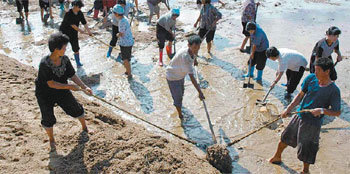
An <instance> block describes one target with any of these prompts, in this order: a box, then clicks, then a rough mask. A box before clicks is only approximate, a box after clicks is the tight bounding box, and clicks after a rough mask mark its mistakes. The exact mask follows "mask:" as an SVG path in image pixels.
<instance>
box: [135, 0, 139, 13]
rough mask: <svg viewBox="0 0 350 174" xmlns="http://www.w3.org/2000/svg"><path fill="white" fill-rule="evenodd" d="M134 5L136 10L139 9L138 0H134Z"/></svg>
mask: <svg viewBox="0 0 350 174" xmlns="http://www.w3.org/2000/svg"><path fill="white" fill-rule="evenodd" d="M135 6H136V10H137V11H139V2H138V0H135Z"/></svg>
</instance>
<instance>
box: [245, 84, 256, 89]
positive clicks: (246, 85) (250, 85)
mask: <svg viewBox="0 0 350 174" xmlns="http://www.w3.org/2000/svg"><path fill="white" fill-rule="evenodd" d="M243 88H252V89H253V88H254V84H251V83H245V84H243Z"/></svg>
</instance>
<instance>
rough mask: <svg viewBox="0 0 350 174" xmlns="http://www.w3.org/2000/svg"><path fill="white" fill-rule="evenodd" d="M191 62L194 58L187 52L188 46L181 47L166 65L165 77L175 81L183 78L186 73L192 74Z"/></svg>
mask: <svg viewBox="0 0 350 174" xmlns="http://www.w3.org/2000/svg"><path fill="white" fill-rule="evenodd" d="M193 62H194V59H192V58H191V56H190V54H189V53H188V48H187V47H186V48H182V49H181V50H180V51H179V52H177V53H176V55H175V57H174V58H173V59H171V61H170V63H169V65H168V66H167V68H166V79H168V80H170V81H176V80H181V79H183V78H185V76H186V75H187V74H194V70H193V66H192V65H193Z"/></svg>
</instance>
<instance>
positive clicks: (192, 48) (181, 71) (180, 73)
mask: <svg viewBox="0 0 350 174" xmlns="http://www.w3.org/2000/svg"><path fill="white" fill-rule="evenodd" d="M201 42H202V41H201V38H200V37H199V36H198V35H194V36H191V37H190V38H189V39H188V45H187V46H188V47H187V48H183V49H182V50H180V51H179V52H177V53H176V55H175V57H174V58H173V59H171V61H170V63H169V65H168V66H167V68H166V79H167V82H168V85H169V89H170V93H171V96H172V98H173V101H174V106H175V107H176V110H177V112H178V114H179V118H180V119H183V116H182V99H183V95H184V92H185V86H184V84H185V77H186V75H189V77H190V79H191V81H192V84H193V86H194V87H195V88H196V89H197V91H198V94H199V99H201V100H203V99H205V97H204V95H203V92H202V90H201V88H200V87H199V85H198V83H197V81H196V79H195V78H194V75H193V74H194V68H193V65H196V64H197V59H196V57H197V55H198V50H199V49H200V46H201Z"/></svg>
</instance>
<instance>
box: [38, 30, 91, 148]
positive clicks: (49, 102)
mask: <svg viewBox="0 0 350 174" xmlns="http://www.w3.org/2000/svg"><path fill="white" fill-rule="evenodd" d="M68 42H69V38H68V36H67V35H65V34H62V33H55V34H52V35H51V36H50V38H49V49H50V52H51V54H49V55H47V56H45V57H44V58H42V60H41V62H40V65H39V72H38V77H37V78H36V80H35V96H36V98H37V101H38V104H39V107H40V111H41V116H42V118H41V125H42V126H43V127H44V128H45V130H46V132H47V135H48V136H49V140H50V146H51V148H52V150H53V149H54V148H55V139H54V136H53V125H54V124H55V123H56V118H55V115H54V106H55V104H57V105H58V106H60V107H61V108H62V109H63V110H64V111H65V112H66V113H67V114H68V115H70V116H72V117H74V118H78V119H79V121H80V123H81V125H82V129H83V131H86V132H87V131H88V129H87V126H86V123H85V118H84V108H83V106H82V105H81V104H79V103H78V102H77V100H76V99H75V98H74V96H73V95H72V93H71V91H70V90H73V91H80V90H82V91H84V92H85V93H86V94H88V95H92V90H91V89H90V88H89V87H87V86H86V85H85V84H84V83H83V82H82V81H81V80H80V78H79V77H78V76H77V75H76V74H75V70H74V68H73V66H72V64H71V62H70V60H69V58H68V57H67V56H65V55H64V54H65V51H66V47H67V44H68ZM68 78H70V79H71V80H72V81H73V82H74V83H75V84H69V83H68V81H67V80H68Z"/></svg>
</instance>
